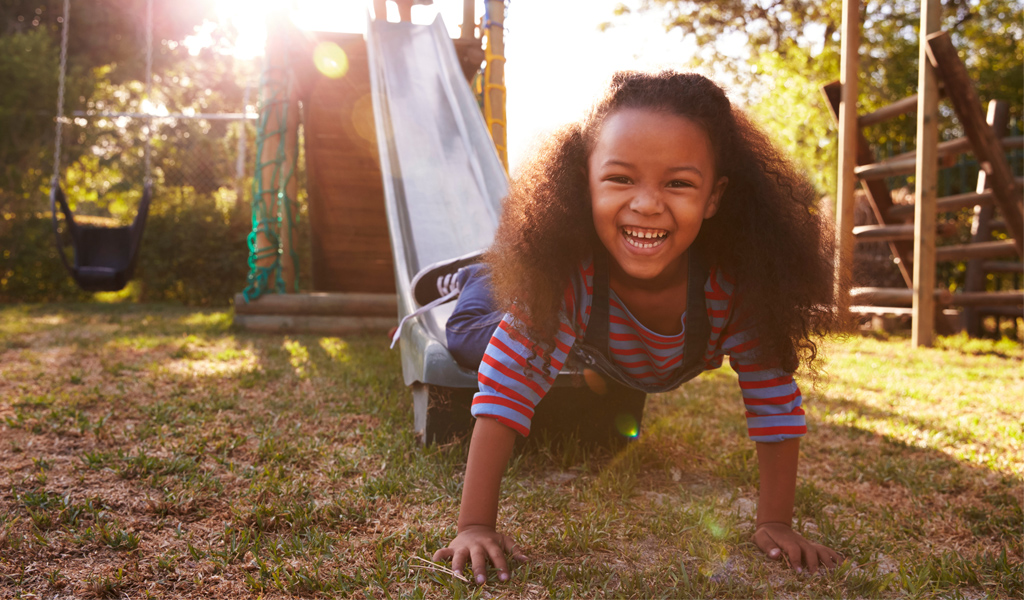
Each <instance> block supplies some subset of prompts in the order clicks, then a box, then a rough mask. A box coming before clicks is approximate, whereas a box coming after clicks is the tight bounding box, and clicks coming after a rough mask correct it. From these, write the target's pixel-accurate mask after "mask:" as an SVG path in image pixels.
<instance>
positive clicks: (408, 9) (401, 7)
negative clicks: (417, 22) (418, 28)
mask: <svg viewBox="0 0 1024 600" xmlns="http://www.w3.org/2000/svg"><path fill="white" fill-rule="evenodd" d="M412 2H413V0H395V4H397V5H398V20H399V21H401V22H403V23H412Z"/></svg>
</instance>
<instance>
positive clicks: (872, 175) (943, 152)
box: [854, 135, 1024, 180]
mask: <svg viewBox="0 0 1024 600" xmlns="http://www.w3.org/2000/svg"><path fill="white" fill-rule="evenodd" d="M1000 146H1001V147H1002V148H1003V150H1016V149H1018V148H1024V136H1020V135H1016V136H1013V137H1006V138H1003V139H1002V140H1001V141H1000ZM970 151H971V140H970V139H969V138H966V137H961V138H957V139H955V140H949V141H946V142H941V143H939V146H938V152H937V154H938V157H939V160H941V161H942V166H943V167H951V166H953V165H954V164H955V161H956V157H957V155H960V154H963V153H965V152H970ZM916 165H917V152H916V151H913V150H911V151H910V152H904V153H902V154H897V155H896V156H890V157H889V158H886V159H884V160H880V161H878V162H876V163H873V164H866V165H865V164H862V165H860V166H859V167H857V168H856V169H854V172H855V173H857V177H860V178H861V179H868V180H870V179H881V178H883V177H892V176H894V175H907V174H909V173H913V172H914V168H915V167H916Z"/></svg>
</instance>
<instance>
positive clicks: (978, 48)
mask: <svg viewBox="0 0 1024 600" xmlns="http://www.w3.org/2000/svg"><path fill="white" fill-rule="evenodd" d="M841 8H842V3H841V2H840V1H839V0H824V1H820V0H636V1H634V2H631V3H630V4H622V5H620V6H619V8H618V9H617V12H618V13H626V12H630V11H633V10H641V11H662V12H663V14H664V16H665V25H666V28H667V30H669V31H675V30H678V31H679V32H681V33H682V34H683V35H684V36H688V37H692V38H693V39H694V40H695V41H696V42H697V44H698V47H699V48H701V50H700V52H699V54H698V55H697V56H696V57H695V58H694V61H693V66H700V65H701V64H707V63H711V64H713V65H714V66H715V67H716V69H717V70H718V71H720V72H724V73H727V75H728V77H729V78H730V79H731V82H729V83H732V84H733V86H732V87H734V89H736V90H741V92H740V95H739V96H740V97H739V100H740V101H741V103H743V104H745V105H746V107H747V109H748V110H749V111H750V112H751V113H752V114H753V115H754V116H755V117H757V118H758V119H759V120H760V121H761V122H762V124H763V125H764V126H765V127H766V128H767V129H768V130H769V131H771V132H773V133H775V134H776V136H777V139H778V141H779V143H780V145H781V146H783V147H784V148H785V149H786V150H787V151H789V152H790V153H791V154H792V155H793V156H794V158H795V159H796V160H797V161H798V162H799V163H801V164H802V165H803V166H804V168H805V170H806V171H807V172H808V173H809V174H811V178H812V181H813V182H814V183H815V185H816V186H817V187H818V188H819V191H821V192H822V193H833V192H834V190H835V164H836V163H835V156H836V150H835V144H836V141H835V138H836V133H835V127H834V126H833V124H832V121H831V117H830V116H829V113H828V110H827V107H826V106H825V105H824V102H823V101H822V100H821V98H820V95H819V93H818V89H819V88H820V86H821V85H823V84H825V83H828V82H830V81H833V80H835V79H838V76H839V46H840V40H839V27H840V22H841ZM919 24H920V1H919V0H865V1H863V2H862V4H861V31H862V40H861V48H860V56H861V70H860V77H859V83H860V90H861V92H860V104H861V110H862V111H870V110H874V109H877V108H879V107H881V106H884V105H886V104H889V103H891V102H893V101H895V100H898V99H900V98H903V97H905V96H908V95H910V94H913V93H915V91H916V89H917V55H918V31H919ZM942 28H943V29H945V30H947V31H950V32H951V33H952V35H953V39H954V43H955V44H956V45H957V47H958V48H959V49H960V52H961V57H962V58H963V59H964V61H965V63H966V65H967V68H968V71H969V72H970V73H971V75H972V78H973V79H974V81H975V85H976V87H977V89H978V93H979V95H980V96H981V98H982V99H985V100H987V99H994V98H1000V99H1005V100H1007V101H1009V102H1010V103H1011V105H1012V107H1011V116H1012V117H1014V118H1017V119H1020V117H1021V112H1022V98H1021V90H1022V89H1024V54H1022V40H1024V3H1022V2H1020V1H1019V0H945V1H944V2H943V12H942ZM725 39H738V40H742V43H741V44H740V45H739V52H733V53H731V54H730V52H729V49H728V48H725V49H723V48H722V47H721V46H720V45H718V44H717V42H718V41H719V40H725ZM945 116H946V119H947V123H946V125H947V126H949V127H950V128H951V130H952V132H953V133H958V131H957V129H956V123H955V119H953V117H952V115H951V114H950V111H945ZM914 129H915V121H914V119H913V117H910V118H907V117H904V118H901V119H897V120H894V121H892V122H889V123H887V124H883V125H878V126H875V127H874V128H873V129H872V131H871V132H869V135H870V137H871V138H872V139H873V140H875V141H877V142H879V143H880V144H887V143H895V144H896V145H899V144H904V145H905V146H906V147H907V148H908V149H909V148H913V140H914Z"/></svg>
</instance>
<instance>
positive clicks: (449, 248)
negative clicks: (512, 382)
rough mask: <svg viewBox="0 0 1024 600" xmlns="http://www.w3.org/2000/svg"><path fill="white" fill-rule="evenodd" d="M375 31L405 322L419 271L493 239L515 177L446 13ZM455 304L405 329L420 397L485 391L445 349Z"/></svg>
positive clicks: (407, 363)
mask: <svg viewBox="0 0 1024 600" xmlns="http://www.w3.org/2000/svg"><path fill="white" fill-rule="evenodd" d="M367 29H368V35H367V46H368V50H369V62H370V81H371V84H372V87H373V112H374V119H375V120H376V125H377V147H378V148H379V150H380V166H381V172H382V175H383V179H384V198H385V203H386V208H387V214H388V229H389V233H390V236H391V247H392V250H393V254H394V264H395V287H396V288H397V291H398V312H399V317H400V318H401V317H404V316H405V315H408V314H410V313H411V312H413V311H414V310H415V309H416V308H417V306H416V302H415V300H414V299H413V296H412V288H411V285H410V282H411V281H412V278H413V277H414V276H415V275H416V273H417V272H419V271H420V270H421V269H422V268H424V267H426V266H428V265H431V264H433V263H436V262H439V261H443V260H447V259H451V258H455V257H458V256H462V255H464V254H468V253H470V252H473V251H476V250H483V249H486V248H487V247H489V246H490V245H491V242H492V240H493V239H494V230H495V228H496V227H497V224H498V217H499V215H500V214H501V200H502V198H504V197H505V195H506V194H507V192H508V178H507V176H506V174H505V170H504V168H503V167H502V165H501V161H500V160H499V158H498V154H497V151H496V150H495V148H494V143H493V142H492V141H491V136H490V134H489V133H488V131H487V125H486V124H485V123H484V118H483V115H482V114H481V112H480V106H479V104H477V100H476V97H475V96H474V94H473V93H472V91H471V90H470V88H469V86H468V85H467V84H466V79H465V77H464V76H463V74H462V69H461V68H460V67H459V62H458V59H457V58H456V56H455V47H454V46H453V45H452V41H451V39H449V37H448V31H447V29H446V28H445V26H444V23H443V22H442V21H441V18H440V17H438V18H437V19H436V20H435V21H434V22H433V23H432V24H431V25H414V24H412V23H388V22H384V21H372V20H371V21H370V22H369V24H368V28H367ZM453 307H454V303H449V304H447V305H443V306H441V307H438V308H436V309H434V310H432V311H430V312H428V313H426V314H424V315H421V316H420V317H417V318H415V319H410V320H409V321H408V322H407V323H406V325H405V328H404V330H403V332H402V337H401V340H400V344H401V352H402V373H403V375H404V378H405V383H406V385H413V386H414V387H413V390H414V396H416V395H417V390H423V389H424V388H425V386H443V387H447V388H476V387H477V382H476V373H475V372H474V371H469V370H467V369H464V368H462V367H460V366H459V365H458V364H456V363H455V361H454V360H453V359H452V357H451V355H450V354H449V353H448V350H447V349H446V348H445V345H444V344H445V334H444V326H445V322H446V321H447V320H448V317H449V316H450V314H451V311H452V308H453ZM420 384H425V385H420ZM417 400H419V399H418V398H417ZM421 410H423V409H422V408H421V407H420V406H419V402H417V412H418V413H419V412H420V411H421ZM421 417H422V415H420V414H417V421H420V420H421ZM417 428H418V429H419V427H417Z"/></svg>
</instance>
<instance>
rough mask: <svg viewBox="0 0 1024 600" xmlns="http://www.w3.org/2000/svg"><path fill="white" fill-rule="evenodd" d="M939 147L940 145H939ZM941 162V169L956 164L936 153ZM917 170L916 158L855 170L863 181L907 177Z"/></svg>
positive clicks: (911, 157)
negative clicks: (899, 176) (898, 176)
mask: <svg viewBox="0 0 1024 600" xmlns="http://www.w3.org/2000/svg"><path fill="white" fill-rule="evenodd" d="M940 145H941V144H940ZM936 155H937V157H938V158H939V159H940V160H942V165H941V166H942V167H943V168H945V167H952V166H953V165H954V164H956V159H955V158H954V157H953V156H943V154H942V153H941V152H937V153H936ZM916 169H917V156H916V154H915V155H914V156H904V157H902V158H887V159H885V160H881V161H878V162H876V163H874V164H870V165H861V166H859V167H857V168H856V169H855V171H854V172H855V173H857V177H860V178H861V179H864V180H873V179H884V178H886V177H894V176H897V175H909V174H910V173H913V172H914V171H915V170H916Z"/></svg>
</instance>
